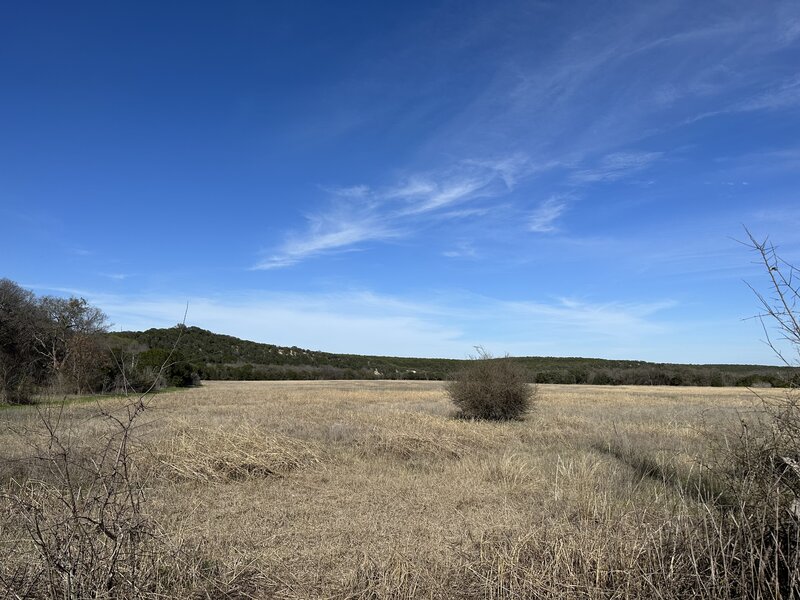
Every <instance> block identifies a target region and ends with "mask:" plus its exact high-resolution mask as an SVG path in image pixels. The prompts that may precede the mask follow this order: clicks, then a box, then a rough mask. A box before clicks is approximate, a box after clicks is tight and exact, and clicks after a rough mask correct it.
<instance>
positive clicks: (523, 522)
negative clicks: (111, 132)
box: [0, 382, 751, 599]
mask: <svg viewBox="0 0 800 600" xmlns="http://www.w3.org/2000/svg"><path fill="white" fill-rule="evenodd" d="M539 394H540V398H541V399H540V402H539V404H538V407H537V410H536V411H535V412H534V413H533V414H531V415H529V416H528V417H526V419H525V420H523V421H519V422H501V423H493V422H485V421H476V422H469V421H464V420H459V419H456V418H453V416H452V412H453V411H452V407H451V406H450V404H449V403H448V401H447V400H446V397H445V394H444V391H443V388H442V386H441V384H438V383H428V382H308V383H296V382H252V383H251V382H206V383H205V384H204V386H203V387H202V388H197V389H192V390H189V391H185V392H179V393H174V394H164V395H160V396H159V397H158V398H157V399H156V401H155V403H154V406H153V409H152V410H151V411H150V412H149V421H148V423H147V424H146V425H145V426H144V427H143V428H142V431H141V434H142V436H143V439H144V442H145V445H146V447H147V448H149V452H142V453H141V454H140V455H139V461H140V463H141V467H142V469H143V471H146V472H150V473H153V477H152V478H151V480H150V481H149V484H148V485H149V487H148V507H149V508H148V510H149V511H150V513H151V514H152V515H153V516H154V517H155V518H156V519H157V521H158V523H159V524H160V526H161V528H162V529H163V530H164V531H165V532H166V533H167V534H168V535H169V536H171V539H174V540H179V541H180V545H181V546H182V547H193V548H198V549H200V550H202V552H203V553H204V554H205V555H208V556H213V559H214V562H215V565H217V566H216V567H215V568H216V569H217V571H218V572H219V573H220V576H219V578H217V579H219V580H220V581H222V580H226V578H227V579H228V580H230V581H229V585H228V587H225V586H224V585H223V584H224V581H222V582H221V583H220V581H217V580H214V581H217V583H214V584H213V585H217V586H218V588H217V589H226V590H229V591H228V592H225V593H229V594H232V592H230V590H232V589H234V588H235V589H239V590H240V591H241V590H244V591H245V592H246V596H242V597H257V598H259V597H261V598H331V599H332V598H354V599H355V598H358V599H367V598H398V599H399V598H404V599H416V598H464V599H466V598H492V599H495V598H497V599H499V598H537V597H541V598H550V597H564V598H626V597H627V598H649V597H658V596H662V597H665V598H667V597H671V598H680V597H686V594H687V593H689V592H691V593H694V588H692V587H691V586H690V583H687V581H688V580H689V579H690V577H689V575H687V573H686V572H685V571H686V569H683V570H681V569H679V568H678V567H679V566H681V565H677V563H675V561H674V556H673V555H671V554H670V551H669V544H670V543H677V542H675V540H676V539H677V537H676V532H679V531H680V528H681V526H682V523H685V522H686V520H687V519H690V518H691V516H692V514H693V512H700V511H702V510H703V504H702V502H701V500H702V498H699V497H698V499H697V502H696V503H694V504H693V502H694V501H693V500H692V499H691V494H686V493H685V492H686V489H687V488H686V485H684V482H689V483H691V481H692V477H693V469H694V468H695V465H697V464H698V461H702V460H705V458H708V457H709V452H710V448H709V446H708V432H709V431H710V430H713V429H715V428H716V427H718V426H719V424H720V423H724V422H725V421H726V420H728V419H729V418H731V416H733V415H735V414H736V411H742V410H747V409H748V408H749V407H750V402H751V396H750V394H749V392H748V391H747V390H742V389H719V388H657V387H653V388H637V387H599V386H598V387H584V386H547V385H542V386H539ZM88 411H91V407H89V406H86V405H81V406H72V407H68V409H67V410H66V413H65V415H66V416H65V418H67V419H70V420H71V421H72V422H73V423H74V424H75V431H76V432H78V433H79V432H80V431H81V427H86V428H87V429H86V431H89V428H90V427H91V425H90V423H91V422H90V421H87V419H86V415H87V413H88ZM12 413H13V415H12ZM7 417H11V420H8V419H7V424H9V423H12V421H13V424H15V426H16V428H19V427H20V426H22V425H23V424H27V425H30V426H34V425H35V422H36V419H35V415H32V414H31V412H30V411H6V412H5V413H3V414H2V415H0V419H6V418H7ZM26 419H27V420H28V421H26ZM0 446H2V447H5V448H8V453H7V454H6V456H17V457H22V456H24V454H25V448H24V445H23V444H22V443H21V442H20V440H19V438H18V437H16V436H14V435H13V434H12V433H11V432H9V431H8V430H7V429H6V430H3V431H0ZM633 457H639V458H640V459H641V460H642V461H644V462H643V463H642V464H639V463H637V462H636V461H635V460H633ZM647 461H650V463H652V464H650V463H648V462H647ZM17 464H18V463H17ZM648 465H650V466H653V465H655V467H654V469H650V468H649V467H648ZM15 469H16V470H15ZM12 474H13V476H14V477H18V476H20V474H21V471H20V468H19V467H12V464H11V463H8V462H6V463H0V485H2V480H3V479H5V480H8V479H9V478H10V477H11V476H12ZM665 474H666V475H665ZM12 538H13V535H12V532H11V529H10V528H9V526H8V525H6V526H5V529H4V525H3V523H2V519H0V544H2V545H0V556H10V555H11V548H12V547H13V544H14V541H13V539H12ZM670 561H672V563H674V564H675V565H676V566H675V567H674V569H673V570H672V571H670V564H671V562H670ZM0 562H2V561H0ZM684 566H685V565H684ZM237 578H238V579H237ZM231 582H233V583H231ZM213 585H212V583H209V586H210V587H209V588H208V589H209V590H211V591H209V592H208V593H209V594H211V595H212V596H214V592H213V589H212V588H213ZM687 586H688V587H687ZM245 592H243V593H245ZM701 595H705V597H708V598H712V597H714V598H719V597H724V595H723V594H720V593H718V590H717V591H715V590H711V591H709V592H708V593H707V594H701Z"/></svg>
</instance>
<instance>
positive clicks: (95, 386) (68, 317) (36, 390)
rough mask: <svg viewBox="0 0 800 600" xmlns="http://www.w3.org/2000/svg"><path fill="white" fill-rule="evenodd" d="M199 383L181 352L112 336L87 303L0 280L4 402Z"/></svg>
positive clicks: (100, 313)
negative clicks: (57, 395) (42, 396)
mask: <svg viewBox="0 0 800 600" xmlns="http://www.w3.org/2000/svg"><path fill="white" fill-rule="evenodd" d="M197 381H199V380H198V378H197V374H196V373H195V372H194V371H193V369H192V367H191V366H190V365H189V363H188V362H186V361H184V360H183V359H182V357H181V356H180V355H179V354H178V353H172V355H170V351H169V350H166V351H165V350H164V349H152V350H151V349H149V348H147V347H146V346H142V345H141V344H137V343H135V342H134V343H131V341H130V340H119V339H118V338H115V337H114V336H109V335H108V319H107V317H106V315H105V314H104V313H103V311H101V310H100V309H99V308H96V307H94V306H92V305H91V304H89V303H88V302H87V301H86V300H84V299H83V298H58V297H54V296H42V297H37V296H36V295H35V294H33V293H32V292H30V291H28V290H26V289H24V288H22V287H20V286H19V285H17V284H16V283H14V282H13V281H11V280H9V279H0V402H4V403H15V404H19V403H28V402H32V401H34V400H35V399H36V398H37V396H41V395H42V394H46V393H56V394H92V393H102V392H114V391H141V390H143V389H149V388H151V387H156V388H157V387H163V386H164V385H190V384H192V383H195V382H197Z"/></svg>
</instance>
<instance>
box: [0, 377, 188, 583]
mask: <svg viewBox="0 0 800 600" xmlns="http://www.w3.org/2000/svg"><path fill="white" fill-rule="evenodd" d="M149 400H150V396H149V390H148V392H145V393H144V394H140V395H137V396H128V397H125V398H124V399H123V400H122V401H121V403H118V404H117V405H116V406H112V404H111V401H106V402H104V403H102V404H101V403H99V402H98V403H97V404H96V408H95V409H94V411H93V413H92V414H91V415H90V416H89V420H90V425H89V426H87V423H83V424H81V428H82V430H83V432H84V435H83V436H79V435H76V434H75V419H74V415H73V414H68V413H70V412H71V410H72V409H71V407H69V406H67V403H66V401H62V402H60V403H55V404H49V405H45V406H43V407H37V410H38V427H34V428H27V429H24V430H21V431H19V434H20V435H21V436H23V437H24V440H25V441H26V443H27V445H28V448H29V449H30V452H29V456H27V457H24V458H25V469H24V472H23V473H20V474H19V477H18V478H13V479H12V480H11V481H7V482H5V484H4V485H3V487H2V488H0V510H2V511H3V513H4V514H2V515H0V516H2V520H0V528H2V526H6V527H8V528H13V529H14V531H15V532H16V533H17V544H16V547H15V548H14V549H13V556H14V560H8V561H6V562H5V564H0V595H1V594H5V596H4V597H11V598H68V599H78V598H142V597H165V596H171V595H173V594H174V593H175V592H176V590H177V589H179V588H182V587H186V585H189V584H191V581H190V580H191V579H193V578H196V577H198V576H199V573H202V571H203V569H202V568H200V567H199V566H198V564H202V562H203V561H202V560H199V559H197V557H196V556H194V555H192V554H191V553H186V552H183V550H182V549H180V548H178V547H175V546H174V545H173V544H171V543H170V541H169V540H168V539H167V538H166V536H165V535H164V534H163V533H162V532H161V530H160V528H159V527H158V524H157V523H156V521H155V520H154V519H152V518H151V517H150V516H149V515H148V514H147V512H146V511H145V509H144V504H145V500H146V495H145V490H146V486H147V483H148V481H149V479H150V476H149V474H148V472H147V471H146V469H144V468H143V467H142V466H141V462H140V461H138V460H137V458H138V456H139V454H140V453H141V452H142V451H143V449H144V444H143V440H142V439H141V435H139V434H140V430H141V427H142V425H143V424H142V417H143V415H144V414H145V412H146V411H147V409H148V408H149ZM86 431H90V432H91V433H92V434H93V435H92V436H91V439H87V436H86ZM0 483H2V482H0ZM198 560H199V563H198ZM196 563H198V564H196ZM187 574H188V575H187ZM187 577H188V579H187Z"/></svg>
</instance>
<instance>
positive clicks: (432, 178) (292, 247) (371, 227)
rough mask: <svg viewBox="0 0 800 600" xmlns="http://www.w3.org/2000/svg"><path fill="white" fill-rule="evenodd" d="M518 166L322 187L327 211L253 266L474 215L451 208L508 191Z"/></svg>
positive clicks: (272, 265)
mask: <svg viewBox="0 0 800 600" xmlns="http://www.w3.org/2000/svg"><path fill="white" fill-rule="evenodd" d="M524 167H525V161H524V159H523V158H522V157H520V156H514V157H510V158H508V159H504V160H493V161H465V162H464V163H463V164H460V165H458V166H457V167H455V168H452V169H450V170H448V171H442V172H435V173H427V174H415V175H413V176H411V177H408V178H406V179H405V180H403V181H401V182H400V183H398V184H397V185H395V186H392V187H389V188H385V189H378V190H375V189H372V188H370V187H368V186H365V185H357V186H350V187H336V188H325V189H326V190H327V191H328V192H329V193H330V194H331V196H332V205H331V206H330V207H329V208H328V210H327V211H323V212H321V213H320V214H316V215H312V216H310V217H308V227H307V229H306V230H305V231H304V232H302V233H293V234H290V235H289V236H288V237H287V239H286V241H285V242H284V243H283V244H282V245H281V246H280V247H279V248H278V249H277V251H276V252H274V253H272V254H270V255H268V256H267V257H265V258H264V259H262V260H261V261H259V262H258V263H257V264H256V265H255V266H254V267H253V268H254V269H258V270H264V269H278V268H284V267H289V266H292V265H296V264H297V263H299V262H301V261H303V260H306V259H309V258H314V257H317V256H320V255H323V254H330V253H332V252H342V251H347V250H354V249H357V248H358V247H360V245H362V244H364V243H367V242H376V241H386V240H389V239H392V238H398V237H404V236H407V235H410V234H411V232H412V231H413V230H415V229H418V227H419V226H420V225H424V224H425V222H431V221H433V220H437V219H438V220H441V219H444V220H447V219H464V218H469V217H472V216H479V215H481V214H484V213H485V209H482V208H479V207H468V208H457V207H460V206H461V205H463V204H465V203H468V202H471V201H473V200H476V199H478V198H489V197H493V196H498V195H501V194H504V193H508V192H509V191H511V190H512V189H513V185H514V182H515V181H516V176H517V173H518V172H519V171H521V170H522V169H523V168H524ZM453 209H455V210H453Z"/></svg>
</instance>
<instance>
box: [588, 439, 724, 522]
mask: <svg viewBox="0 0 800 600" xmlns="http://www.w3.org/2000/svg"><path fill="white" fill-rule="evenodd" d="M590 447H591V449H592V450H594V451H595V452H599V453H601V454H605V455H608V456H613V457H614V458H616V459H617V460H619V461H620V462H622V463H623V464H625V465H627V466H629V467H630V468H631V469H633V471H634V473H636V475H637V476H639V477H640V478H642V479H651V480H654V481H659V482H661V483H663V484H664V485H665V486H669V487H671V488H673V489H675V490H676V491H678V492H680V494H681V495H682V496H685V497H690V498H693V499H696V500H699V501H701V502H703V503H706V504H710V505H714V506H718V507H724V506H729V505H730V503H731V501H732V499H731V498H729V492H728V490H727V489H726V486H725V485H724V483H723V481H722V480H721V479H720V478H719V476H717V475H715V474H714V473H713V472H712V471H711V470H710V469H709V468H708V467H705V466H703V465H701V464H698V465H697V468H694V469H686V468H679V467H676V466H675V465H672V464H669V463H664V462H660V461H658V460H657V459H656V458H654V457H653V456H650V455H648V454H647V453H646V452H643V451H642V450H641V449H639V448H636V447H634V446H633V445H632V444H630V443H629V442H627V441H620V440H611V441H603V442H594V443H592V444H591V446H590Z"/></svg>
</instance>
